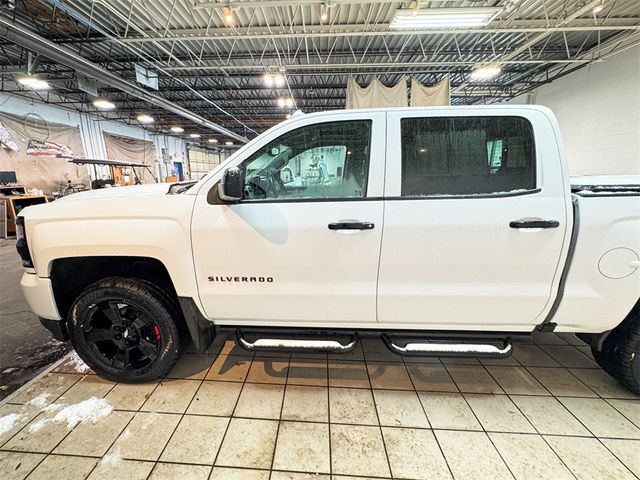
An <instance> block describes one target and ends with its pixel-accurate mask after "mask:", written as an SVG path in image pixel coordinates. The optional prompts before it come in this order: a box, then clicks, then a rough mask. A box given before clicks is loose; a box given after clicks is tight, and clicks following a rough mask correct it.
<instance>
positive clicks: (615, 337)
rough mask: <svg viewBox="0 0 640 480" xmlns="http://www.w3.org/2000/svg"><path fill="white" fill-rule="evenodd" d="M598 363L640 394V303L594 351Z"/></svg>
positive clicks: (625, 385) (624, 384)
mask: <svg viewBox="0 0 640 480" xmlns="http://www.w3.org/2000/svg"><path fill="white" fill-rule="evenodd" d="M593 353H594V358H595V359H596V361H597V362H598V364H599V365H600V366H601V367H602V368H603V369H604V370H605V371H606V372H607V373H608V374H609V375H611V376H612V377H613V378H615V379H616V380H617V381H618V382H620V384H622V385H623V386H624V387H626V388H627V389H628V390H630V391H631V392H633V393H636V394H639V395H640V303H639V304H637V305H636V306H635V307H634V308H633V309H632V310H631V312H630V313H629V315H627V318H625V320H624V321H623V322H622V323H621V324H620V325H619V326H618V327H617V328H616V329H615V330H614V331H613V332H611V334H610V335H609V336H608V337H607V338H606V340H605V341H604V344H603V345H602V350H600V351H599V352H593Z"/></svg>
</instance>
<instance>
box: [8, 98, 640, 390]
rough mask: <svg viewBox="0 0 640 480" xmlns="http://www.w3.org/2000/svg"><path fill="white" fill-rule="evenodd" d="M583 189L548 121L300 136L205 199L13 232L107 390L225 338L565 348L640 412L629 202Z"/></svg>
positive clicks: (480, 352)
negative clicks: (530, 342)
mask: <svg viewBox="0 0 640 480" xmlns="http://www.w3.org/2000/svg"><path fill="white" fill-rule="evenodd" d="M578 183H579V184H576V185H571V183H570V180H569V174H568V172H567V164H566V163H565V158H564V152H563V146H562V141H561V137H560V131H559V128H558V123H557V121H556V119H555V117H554V115H553V114H552V112H551V111H550V110H548V109H546V108H542V107H536V106H516V107H514V106H490V107H447V108H411V109H406V108H405V109H371V110H346V111H335V112H324V113H317V114H308V115H294V117H293V118H291V119H290V120H288V121H286V122H284V123H281V124H279V125H277V126H275V127H273V128H271V129H270V130H268V131H267V132H265V133H264V134H262V135H260V136H258V137H257V138H255V139H254V140H252V141H251V142H249V143H248V144H246V145H245V146H243V147H242V148H240V149H239V150H238V151H237V152H236V153H235V154H234V155H232V156H231V157H230V158H229V159H228V160H227V161H226V162H224V163H223V164H222V165H221V166H220V167H219V168H217V169H216V170H214V171H212V172H211V173H209V174H208V175H206V176H205V177H204V178H202V179H201V180H200V181H198V182H192V183H185V184H174V185H172V186H169V185H166V184H165V185H162V184H156V185H144V186H138V187H124V188H113V189H107V190H97V191H91V192H86V193H78V194H74V195H70V196H68V197H66V198H64V199H61V200H58V201H56V202H53V203H51V204H47V205H42V206H34V207H29V208H27V209H25V210H23V212H22V213H21V215H20V217H19V219H18V222H17V223H18V227H19V228H18V230H19V235H18V242H17V248H18V251H19V254H20V256H21V257H22V261H23V264H24V266H25V268H26V272H25V274H24V276H23V278H22V287H23V290H24V293H25V296H26V298H27V300H28V302H29V305H30V306H31V308H32V310H33V311H34V312H35V313H36V314H37V315H39V316H40V317H41V318H42V323H43V324H44V325H45V326H46V327H47V328H49V329H50V330H51V331H52V332H54V335H55V336H56V337H57V338H59V339H70V340H71V342H72V343H73V346H74V347H75V349H76V350H77V352H78V353H79V355H80V356H81V357H82V359H83V360H84V361H85V362H86V363H87V364H88V365H89V366H90V367H91V368H93V369H94V370H95V371H96V372H97V373H98V374H100V375H102V376H104V377H106V378H109V379H114V380H118V381H125V382H127V381H128V382H135V381H149V380H153V379H156V378H159V377H161V376H162V375H164V374H165V373H167V371H168V370H169V369H170V368H171V367H172V366H173V365H174V364H175V362H176V361H177V359H178V358H179V356H180V355H181V354H182V352H183V350H184V349H185V347H186V345H187V344H188V342H189V341H193V343H194V344H195V346H196V348H197V350H198V351H204V350H206V349H207V347H208V346H209V345H210V342H211V341H212V339H213V337H214V335H215V334H217V333H219V332H220V331H225V330H227V331H228V330H233V331H235V332H236V333H237V338H238V342H239V343H240V345H241V346H243V347H244V348H247V349H289V350H309V349H314V350H321V351H325V352H340V351H348V350H349V349H351V348H353V346H354V345H355V344H356V342H357V340H358V337H359V336H362V335H378V336H382V338H383V340H384V341H385V343H386V344H387V346H388V347H389V348H390V349H391V350H392V351H394V352H396V353H398V354H407V355H409V354H417V355H422V356H438V357H440V356H446V355H470V356H495V357H502V356H507V355H509V354H510V353H511V349H512V344H511V338H513V337H514V336H517V335H530V334H532V333H533V332H535V331H545V332H546V331H548V332H551V331H555V332H575V333H577V334H578V335H580V336H581V338H583V339H584V340H585V341H587V342H588V343H589V344H590V345H591V347H592V349H593V353H594V356H595V358H596V359H597V361H598V362H599V363H600V365H601V366H602V367H603V368H604V369H605V370H606V371H607V372H609V373H610V374H611V375H612V376H614V377H615V378H616V379H618V381H620V382H621V383H622V384H623V385H624V386H626V387H627V388H628V389H630V390H632V391H634V392H636V393H640V354H639V353H640V315H639V298H640V271H639V270H640V257H639V254H640V185H639V184H637V183H634V182H633V181H631V182H629V181H627V182H626V183H625V182H623V181H620V182H613V183H612V182H611V181H609V182H605V181H600V180H597V179H596V180H594V179H593V178H592V179H590V180H589V181H588V182H587V181H582V182H580V181H579V182H578ZM638 183H640V182H638Z"/></svg>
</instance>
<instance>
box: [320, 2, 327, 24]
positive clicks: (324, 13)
mask: <svg viewBox="0 0 640 480" xmlns="http://www.w3.org/2000/svg"><path fill="white" fill-rule="evenodd" d="M328 20H329V10H328V9H327V4H326V3H321V4H320V21H321V22H322V23H327V21H328Z"/></svg>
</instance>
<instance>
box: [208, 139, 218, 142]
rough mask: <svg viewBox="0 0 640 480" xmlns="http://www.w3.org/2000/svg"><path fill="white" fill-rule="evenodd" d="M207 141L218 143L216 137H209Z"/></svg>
mask: <svg viewBox="0 0 640 480" xmlns="http://www.w3.org/2000/svg"><path fill="white" fill-rule="evenodd" d="M208 142H209V143H218V139H217V138H210V139H209V140H208Z"/></svg>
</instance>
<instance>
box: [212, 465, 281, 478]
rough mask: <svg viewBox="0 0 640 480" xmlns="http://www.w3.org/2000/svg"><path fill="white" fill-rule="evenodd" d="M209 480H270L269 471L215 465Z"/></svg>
mask: <svg viewBox="0 0 640 480" xmlns="http://www.w3.org/2000/svg"><path fill="white" fill-rule="evenodd" d="M209 480H269V471H268V470H249V469H247V468H226V467H213V470H212V471H211V476H210V477H209Z"/></svg>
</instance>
